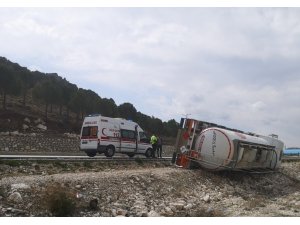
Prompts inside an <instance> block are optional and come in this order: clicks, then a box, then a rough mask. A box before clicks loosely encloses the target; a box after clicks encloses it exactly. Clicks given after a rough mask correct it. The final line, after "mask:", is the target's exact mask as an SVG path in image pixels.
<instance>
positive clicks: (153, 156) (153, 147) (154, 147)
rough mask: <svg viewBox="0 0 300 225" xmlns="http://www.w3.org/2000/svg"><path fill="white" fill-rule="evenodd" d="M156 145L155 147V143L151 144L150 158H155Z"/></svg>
mask: <svg viewBox="0 0 300 225" xmlns="http://www.w3.org/2000/svg"><path fill="white" fill-rule="evenodd" d="M156 147H157V145H156V144H153V145H152V158H155V152H156Z"/></svg>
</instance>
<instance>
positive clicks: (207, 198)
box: [203, 194, 210, 203]
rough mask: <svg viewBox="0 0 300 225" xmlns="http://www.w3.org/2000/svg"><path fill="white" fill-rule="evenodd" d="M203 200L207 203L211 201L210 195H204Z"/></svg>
mask: <svg viewBox="0 0 300 225" xmlns="http://www.w3.org/2000/svg"><path fill="white" fill-rule="evenodd" d="M203 201H205V202H206V203H209V202H210V196H209V195H208V194H207V195H205V196H204V197H203Z"/></svg>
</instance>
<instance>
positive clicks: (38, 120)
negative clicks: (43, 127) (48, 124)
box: [34, 118, 44, 124]
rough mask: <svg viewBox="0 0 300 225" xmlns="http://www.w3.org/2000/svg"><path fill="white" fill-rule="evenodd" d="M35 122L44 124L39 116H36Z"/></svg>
mask: <svg viewBox="0 0 300 225" xmlns="http://www.w3.org/2000/svg"><path fill="white" fill-rule="evenodd" d="M34 123H35V124H44V121H43V120H42V119H41V118H38V119H36V120H35V121H34Z"/></svg>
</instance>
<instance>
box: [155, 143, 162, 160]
mask: <svg viewBox="0 0 300 225" xmlns="http://www.w3.org/2000/svg"><path fill="white" fill-rule="evenodd" d="M156 150H157V157H158V158H162V157H161V153H162V146H161V145H157V148H156Z"/></svg>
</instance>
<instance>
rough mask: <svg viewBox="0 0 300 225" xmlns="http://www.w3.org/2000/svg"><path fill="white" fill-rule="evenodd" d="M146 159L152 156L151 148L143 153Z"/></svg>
mask: <svg viewBox="0 0 300 225" xmlns="http://www.w3.org/2000/svg"><path fill="white" fill-rule="evenodd" d="M145 156H146V158H150V157H151V156H152V148H148V149H147V151H146V153H145Z"/></svg>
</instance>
